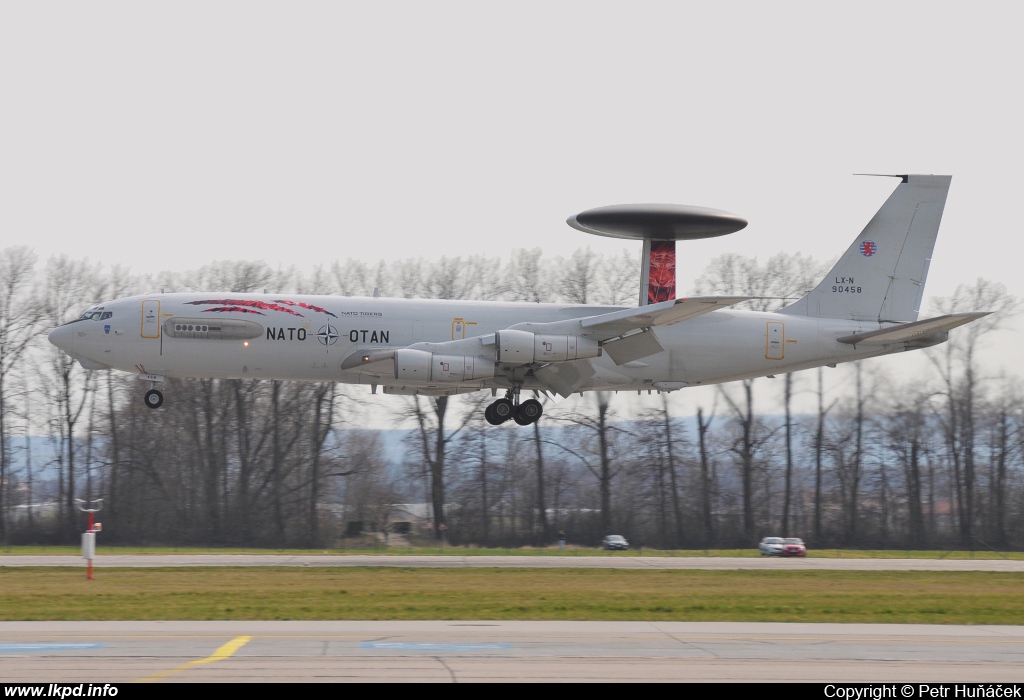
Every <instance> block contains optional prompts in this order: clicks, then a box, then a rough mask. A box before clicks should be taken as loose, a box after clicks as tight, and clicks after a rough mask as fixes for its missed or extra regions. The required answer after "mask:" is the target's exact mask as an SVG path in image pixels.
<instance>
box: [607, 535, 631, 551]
mask: <svg viewBox="0 0 1024 700" xmlns="http://www.w3.org/2000/svg"><path fill="white" fill-rule="evenodd" d="M601 546H602V547H604V548H605V549H610V550H618V551H622V550H624V549H629V542H627V541H626V538H625V537H623V536H622V535H608V536H607V537H605V538H604V541H603V542H602V543H601Z"/></svg>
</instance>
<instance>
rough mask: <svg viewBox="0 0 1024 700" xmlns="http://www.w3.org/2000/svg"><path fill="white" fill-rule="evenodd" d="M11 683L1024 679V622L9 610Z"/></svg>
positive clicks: (1, 670)
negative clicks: (61, 617) (104, 614)
mask: <svg viewBox="0 0 1024 700" xmlns="http://www.w3.org/2000/svg"><path fill="white" fill-rule="evenodd" d="M0 679H2V680H3V681H5V682H94V683H105V682H119V683H124V682H130V681H150V682H177V681H182V682H195V681H225V682H266V681H273V682H297V681H359V682H363V681H431V682H445V683H450V682H474V681H571V682H577V681H590V682H610V681H816V682H832V683H846V682H868V681H876V682H909V683H927V682H939V681H946V682H957V681H961V682H1024V627H1015V626H984V627H975V626H959V625H949V626H944V625H860V624H855V625H837V624H801V623H795V624H793V623H732V622H719V623H710V622H522V621H517V622H488V621H480V622H430V621H413V622H396V621H386V622H384V621H382V622H375V621H337V622H294V621H292V622H0Z"/></svg>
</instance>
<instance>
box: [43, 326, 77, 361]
mask: <svg viewBox="0 0 1024 700" xmlns="http://www.w3.org/2000/svg"><path fill="white" fill-rule="evenodd" d="M74 335H75V334H74V331H72V330H71V326H70V325H66V326H57V327H56V328H54V329H53V330H52V331H50V334H49V335H48V336H47V338H48V339H49V340H50V342H51V343H53V344H54V345H56V346H57V347H58V348H60V349H61V350H63V351H64V352H66V353H68V354H69V355H70V354H71V339H72V338H73V337H74Z"/></svg>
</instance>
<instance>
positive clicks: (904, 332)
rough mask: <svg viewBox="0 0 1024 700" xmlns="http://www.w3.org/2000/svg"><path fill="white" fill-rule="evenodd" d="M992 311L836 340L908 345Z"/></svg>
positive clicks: (851, 342)
mask: <svg viewBox="0 0 1024 700" xmlns="http://www.w3.org/2000/svg"><path fill="white" fill-rule="evenodd" d="M990 313H992V312H991V311H972V312H968V313H959V314H947V315H945V316H936V317H935V318H928V319H925V320H924V321H914V322H913V323H901V324H900V325H898V326H891V327H889V328H882V329H881V330H877V331H868V332H867V333H855V334H854V335H846V336H843V337H842V338H836V340H838V341H839V342H840V343H846V344H847V345H890V344H892V343H907V342H912V341H915V340H923V339H925V338H928V337H929V336H933V335H937V334H939V333H946V332H948V331H950V330H952V329H953V328H956V327H957V326H963V325H965V324H967V323H970V322H971V321H977V320H978V319H979V318H981V317H982V316H988V315H989V314H990Z"/></svg>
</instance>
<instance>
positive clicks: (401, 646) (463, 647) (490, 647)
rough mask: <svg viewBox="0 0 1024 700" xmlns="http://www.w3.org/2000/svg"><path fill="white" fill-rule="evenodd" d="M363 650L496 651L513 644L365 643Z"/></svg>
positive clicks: (509, 647)
mask: <svg viewBox="0 0 1024 700" xmlns="http://www.w3.org/2000/svg"><path fill="white" fill-rule="evenodd" d="M361 646H362V648H363V649H387V650H389V651H495V650H499V649H511V648H512V645H511V644H434V643H431V642H363V643H362V645H361Z"/></svg>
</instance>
